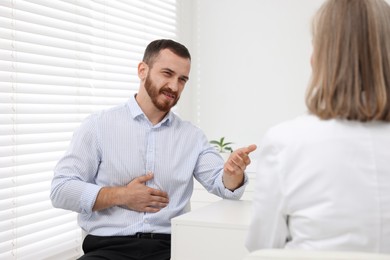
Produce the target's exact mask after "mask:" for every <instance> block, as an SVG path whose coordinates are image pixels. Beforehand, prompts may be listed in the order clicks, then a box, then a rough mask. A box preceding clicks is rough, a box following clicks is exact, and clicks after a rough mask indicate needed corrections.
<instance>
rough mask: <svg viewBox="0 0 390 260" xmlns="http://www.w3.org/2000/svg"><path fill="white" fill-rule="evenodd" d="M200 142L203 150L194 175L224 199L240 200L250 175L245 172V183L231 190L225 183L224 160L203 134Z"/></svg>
mask: <svg viewBox="0 0 390 260" xmlns="http://www.w3.org/2000/svg"><path fill="white" fill-rule="evenodd" d="M201 140H202V142H200V144H201V145H202V146H201V148H200V149H201V152H200V155H199V158H198V162H197V165H196V167H195V171H194V176H195V179H196V180H198V181H199V182H200V183H201V184H202V185H203V187H205V189H206V190H207V191H208V192H210V193H212V194H215V195H217V196H219V197H221V198H223V199H234V200H238V199H240V198H241V197H242V195H243V194H244V191H245V187H246V185H247V184H248V175H247V174H246V173H245V174H244V183H243V185H242V186H240V187H239V188H237V189H235V190H234V191H231V190H229V189H227V188H225V185H224V184H223V181H222V177H223V167H224V160H223V158H222V156H221V155H220V154H219V153H218V151H217V150H216V149H215V148H214V147H212V146H211V145H210V144H209V142H208V140H207V138H206V137H205V136H204V135H202V136H201Z"/></svg>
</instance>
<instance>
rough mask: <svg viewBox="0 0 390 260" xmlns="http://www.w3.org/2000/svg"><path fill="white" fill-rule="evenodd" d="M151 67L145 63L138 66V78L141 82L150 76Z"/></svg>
mask: <svg viewBox="0 0 390 260" xmlns="http://www.w3.org/2000/svg"><path fill="white" fill-rule="evenodd" d="M148 70H149V66H148V65H147V64H146V63H145V62H143V61H142V62H140V63H139V64H138V77H139V79H140V80H145V79H146V76H147V75H148Z"/></svg>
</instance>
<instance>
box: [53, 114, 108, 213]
mask: <svg viewBox="0 0 390 260" xmlns="http://www.w3.org/2000/svg"><path fill="white" fill-rule="evenodd" d="M96 125H97V124H96V116H95V115H93V116H90V117H88V118H87V119H86V120H85V121H84V122H83V123H82V124H81V126H80V127H79V128H78V129H77V130H76V131H75V132H74V134H73V137H72V140H71V142H70V145H69V147H68V150H67V151H66V153H65V155H64V156H63V157H62V158H61V159H60V160H59V162H58V163H57V165H56V167H55V169H54V177H53V180H52V185H51V194H50V197H51V200H52V204H53V206H54V207H58V208H63V209H67V210H72V211H76V212H78V213H89V212H92V207H93V206H94V204H95V200H96V197H97V194H98V193H99V191H100V189H101V187H99V186H98V185H96V184H94V182H95V176H96V173H97V171H98V168H99V164H100V158H101V156H100V154H101V153H100V148H99V143H98V137H97V126H96Z"/></svg>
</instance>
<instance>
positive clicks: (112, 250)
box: [79, 234, 171, 260]
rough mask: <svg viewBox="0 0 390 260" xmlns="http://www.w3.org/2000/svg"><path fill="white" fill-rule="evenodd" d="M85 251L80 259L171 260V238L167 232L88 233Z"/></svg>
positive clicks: (84, 244)
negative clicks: (117, 234) (161, 233)
mask: <svg viewBox="0 0 390 260" xmlns="http://www.w3.org/2000/svg"><path fill="white" fill-rule="evenodd" d="M83 251H84V255H83V256H82V257H80V258H79V260H97V259H99V260H103V259H105V260H122V259H123V260H169V259H170V258H171V239H170V235H167V234H163V235H155V234H137V235H134V236H114V237H102V236H93V235H88V236H86V237H85V239H84V242H83Z"/></svg>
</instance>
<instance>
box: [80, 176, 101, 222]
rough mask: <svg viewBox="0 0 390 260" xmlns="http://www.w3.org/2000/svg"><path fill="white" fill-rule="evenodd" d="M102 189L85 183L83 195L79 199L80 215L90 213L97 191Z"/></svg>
mask: <svg viewBox="0 0 390 260" xmlns="http://www.w3.org/2000/svg"><path fill="white" fill-rule="evenodd" d="M101 188H102V187H100V186H98V185H94V184H91V183H86V185H85V188H84V191H83V193H82V194H81V198H80V210H81V213H87V214H89V213H92V208H93V206H94V205H95V201H96V198H97V195H98V194H99V191H100V189H101Z"/></svg>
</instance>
